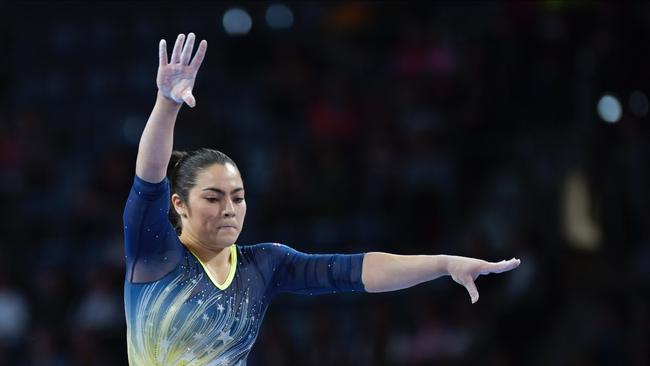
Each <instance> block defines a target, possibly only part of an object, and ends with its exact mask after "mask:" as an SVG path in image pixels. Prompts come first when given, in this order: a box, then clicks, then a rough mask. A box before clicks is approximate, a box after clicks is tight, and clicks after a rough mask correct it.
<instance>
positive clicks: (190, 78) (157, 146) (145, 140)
mask: <svg viewBox="0 0 650 366" xmlns="http://www.w3.org/2000/svg"><path fill="white" fill-rule="evenodd" d="M184 41H185V35H184V34H179V35H178V38H177V39H176V44H175V45H174V50H173V51H172V57H171V61H168V60H167V44H166V42H165V40H164V39H163V40H161V41H160V45H159V65H158V75H157V78H156V83H157V85H158V96H157V98H156V104H155V105H154V108H153V111H152V112H151V115H150V116H149V120H148V121H147V124H146V126H145V128H144V131H143V132H142V137H141V138H140V145H139V148H138V157H137V160H136V166H135V173H136V175H137V176H138V177H140V178H142V179H143V180H145V181H147V182H151V183H158V182H160V181H162V180H163V178H164V177H165V175H166V173H167V165H168V164H169V159H170V158H171V155H172V145H173V140H174V124H175V123H176V117H177V116H178V112H179V110H180V108H181V106H182V105H183V102H185V103H187V105H189V106H190V107H194V106H195V105H196V100H195V98H194V96H193V95H192V88H193V87H194V80H195V79H196V74H197V72H198V70H199V67H200V66H201V62H202V61H203V57H204V56H205V51H206V49H207V47H208V44H207V42H206V41H201V43H200V44H199V48H198V50H197V52H196V55H195V56H194V59H193V60H192V62H190V58H191V55H192V48H193V47H194V34H193V33H190V34H189V35H188V36H187V42H185V43H184ZM183 44H185V45H184V46H183Z"/></svg>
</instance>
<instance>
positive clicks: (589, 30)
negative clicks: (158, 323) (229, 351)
mask: <svg viewBox="0 0 650 366" xmlns="http://www.w3.org/2000/svg"><path fill="white" fill-rule="evenodd" d="M270 4H271V3H270V2H252V3H251V2H244V3H236V2H228V3H216V4H213V3H207V2H199V3H192V2H185V3H183V4H180V3H178V4H176V3H172V2H166V3H162V4H157V5H154V4H149V3H145V2H140V3H127V2H118V3H97V4H96V5H86V4H84V3H69V2H65V3H54V4H48V3H27V4H19V3H10V2H6V3H3V4H2V5H0V14H1V15H0V20H1V24H0V30H1V32H0V34H2V44H3V49H4V50H5V52H4V53H3V54H4V57H2V58H1V61H0V96H1V99H0V124H1V126H2V130H1V131H2V132H1V133H0V197H1V199H2V202H4V206H3V207H5V210H4V214H3V219H2V220H0V228H1V232H2V235H1V236H0V364H1V365H34V366H41V365H43V366H45V365H47V366H72V365H93V366H94V365H126V364H127V359H126V328H125V320H124V309H123V294H122V290H123V281H124V257H123V241H122V231H121V230H122V210H123V207H124V203H125V200H126V197H127V195H128V191H129V189H130V186H131V183H132V181H133V174H134V166H135V157H136V154H137V144H138V141H139V137H140V134H141V132H142V128H143V127H144V124H145V122H146V120H147V118H148V115H149V113H150V111H151V108H152V107H153V103H154V101H155V94H156V84H155V75H156V68H157V57H158V54H157V46H158V41H159V39H161V38H166V39H167V40H168V43H169V40H171V39H174V38H175V36H176V34H178V33H180V32H184V33H187V32H190V31H192V32H195V33H196V34H197V37H198V38H199V39H207V40H208V42H209V47H208V52H207V56H206V60H205V62H204V63H203V66H202V69H201V70H200V72H199V75H198V80H197V84H196V87H195V89H194V95H195V96H196V98H197V106H196V108H194V109H189V108H187V107H184V108H183V110H182V111H181V113H180V116H179V118H178V122H177V124H176V135H175V148H177V149H181V150H191V149H195V148H199V147H211V148H216V149H219V150H221V151H223V152H225V153H226V154H228V155H229V156H230V157H232V158H233V159H234V160H235V161H236V162H237V163H238V165H239V167H240V170H241V172H242V175H243V179H244V184H245V187H246V191H247V204H248V215H247V218H246V225H245V226H244V230H243V234H242V236H241V237H240V243H238V244H241V245H245V244H252V243H258V242H280V243H284V244H287V245H289V246H292V247H294V248H296V249H298V250H301V251H304V252H309V253H357V252H369V251H385V252H391V253H396V254H452V255H463V256H470V257H477V258H482V259H486V260H491V261H499V260H502V259H509V258H511V257H518V258H521V260H522V265H521V267H520V268H519V269H517V270H516V271H513V272H510V273H507V274H503V275H499V276H493V277H490V276H487V277H481V278H479V280H478V281H477V286H478V289H479V292H480V294H481V298H480V301H479V302H478V303H477V304H475V305H471V304H470V298H469V296H468V294H467V292H466V290H465V289H464V288H463V287H462V286H459V285H457V284H455V283H453V281H452V280H451V279H450V278H448V277H447V278H441V279H438V280H436V281H433V282H430V283H427V284H422V285H419V286H416V287H414V288H411V289H407V290H402V291H398V292H393V293H384V294H337V295H321V296H315V297H309V296H299V295H290V294H286V295H281V296H279V297H277V298H276V299H275V300H274V302H273V303H272V304H271V307H270V308H269V310H268V312H267V314H266V319H265V321H264V323H263V325H262V330H261V332H260V335H259V337H258V340H257V343H256V345H255V346H254V348H253V350H252V352H251V355H250V357H249V365H250V366H275V365H314V366H317V365H434V364H435V365H475V364H480V365H647V364H650V351H649V348H648V347H647V345H648V344H650V332H648V328H650V315H649V314H650V312H648V309H650V301H649V300H648V297H647V296H646V294H645V291H646V290H647V289H648V287H649V284H650V209H649V207H650V205H649V203H650V197H649V196H648V193H647V187H648V186H650V176H649V173H650V169H649V167H650V162H649V161H648V160H649V158H648V157H650V155H649V151H648V144H647V142H648V141H649V138H648V137H649V136H648V130H649V128H648V117H647V116H646V115H645V113H647V109H648V107H647V98H646V97H645V94H643V93H646V92H650V88H649V87H648V86H649V85H650V54H649V50H650V48H649V47H648V44H649V41H650V21H649V20H650V4H648V3H645V2H638V3H633V2H629V3H623V4H619V5H616V4H614V3H613V2H569V1H566V2H565V1H553V2H550V1H549V2H547V1H540V2H522V3H518V2H512V3H501V2H499V3H491V2H490V3H488V2H462V3H459V4H457V3H449V2H441V3H433V4H428V3H412V4H409V3H402V2H380V3H372V2H334V3H324V2H323V3H321V2H309V3H302V2H290V3H284V4H285V5H286V6H287V7H288V8H289V9H291V11H292V12H293V23H292V25H291V27H289V28H287V29H280V30H277V29H270V28H269V27H268V26H267V25H266V24H265V23H264V12H265V10H266V9H267V7H268V6H269V5H270ZM231 7H240V8H243V9H246V10H247V11H248V12H249V13H250V14H251V18H252V20H253V25H252V28H251V30H250V32H249V33H248V34H245V35H236V36H233V35H228V34H226V33H225V32H224V29H223V27H222V24H221V17H222V16H223V14H224V12H225V11H226V10H227V9H229V8H231ZM634 92H636V93H637V95H641V96H643V98H646V99H643V98H641V99H642V101H643V100H645V103H646V105H645V113H643V112H644V108H643V105H641V108H640V112H639V113H636V114H634V113H631V112H630V108H629V107H628V99H629V98H630V96H631V95H632V94H633V93H634ZM605 93H612V94H613V95H616V96H617V97H618V98H619V99H620V101H621V105H622V115H621V117H620V119H619V120H618V121H617V122H616V123H606V122H604V121H603V120H602V119H601V118H599V116H598V113H597V108H596V105H597V103H598V100H599V98H600V97H601V96H602V95H603V94H605ZM637 109H639V108H637Z"/></svg>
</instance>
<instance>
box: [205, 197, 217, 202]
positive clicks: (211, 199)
mask: <svg viewBox="0 0 650 366" xmlns="http://www.w3.org/2000/svg"><path fill="white" fill-rule="evenodd" d="M205 199H206V200H208V202H210V203H214V202H217V201H219V199H218V198H216V197H206V198H205Z"/></svg>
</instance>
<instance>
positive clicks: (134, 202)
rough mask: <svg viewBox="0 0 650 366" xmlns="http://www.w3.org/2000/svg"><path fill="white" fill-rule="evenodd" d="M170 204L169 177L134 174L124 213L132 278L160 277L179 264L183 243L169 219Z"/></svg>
mask: <svg viewBox="0 0 650 366" xmlns="http://www.w3.org/2000/svg"><path fill="white" fill-rule="evenodd" d="M169 206H170V193H169V182H168V180H167V178H166V177H165V179H163V181H162V182H160V183H150V182H147V181H144V180H142V179H141V178H140V177H138V176H137V175H136V176H135V177H134V179H133V185H132V187H131V191H130V192H129V197H128V198H127V202H126V205H125V207H124V215H123V220H124V252H125V253H124V254H125V256H126V279H127V280H128V281H130V282H138V283H141V282H151V281H156V280H159V279H160V278H162V277H163V276H165V275H166V274H168V273H169V272H171V271H172V270H173V269H174V267H175V266H176V265H177V264H178V263H179V261H180V259H181V256H182V246H181V244H180V241H179V240H178V236H177V235H176V230H174V228H173V227H172V225H171V223H170V222H169V216H168V215H169Z"/></svg>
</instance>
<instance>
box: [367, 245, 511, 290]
mask: <svg viewBox="0 0 650 366" xmlns="http://www.w3.org/2000/svg"><path fill="white" fill-rule="evenodd" d="M520 263H521V261H520V260H519V259H515V258H513V259H510V260H508V261H505V260H504V261H501V262H496V263H490V262H486V261H484V260H480V259H474V258H466V257H458V256H450V255H395V254H388V253H379V252H371V253H366V255H365V257H364V260H363V270H362V274H361V278H362V281H363V284H364V287H365V288H366V291H368V292H387V291H395V290H401V289H404V288H407V287H411V286H414V285H417V284H419V283H422V282H426V281H431V280H434V279H436V278H438V277H442V276H446V275H450V276H451V278H452V279H453V280H454V281H456V282H457V283H459V284H461V285H463V286H465V288H466V289H467V291H468V292H469V295H470V297H471V300H472V303H475V302H477V301H478V290H477V289H476V285H475V284H474V281H475V280H476V278H477V277H478V276H479V275H485V274H488V273H501V272H506V271H510V270H512V269H515V268H517V267H518V266H519V264H520Z"/></svg>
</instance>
